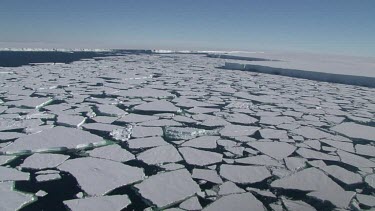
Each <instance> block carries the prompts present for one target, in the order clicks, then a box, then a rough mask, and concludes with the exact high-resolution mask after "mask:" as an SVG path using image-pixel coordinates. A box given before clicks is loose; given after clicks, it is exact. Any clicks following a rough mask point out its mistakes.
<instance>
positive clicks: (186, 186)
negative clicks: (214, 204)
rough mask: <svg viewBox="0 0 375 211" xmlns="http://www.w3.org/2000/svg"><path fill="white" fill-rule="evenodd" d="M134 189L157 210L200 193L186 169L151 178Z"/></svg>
mask: <svg viewBox="0 0 375 211" xmlns="http://www.w3.org/2000/svg"><path fill="white" fill-rule="evenodd" d="M134 187H135V188H137V189H138V192H139V194H140V195H141V196H142V197H143V198H145V199H147V200H149V201H150V202H151V203H152V204H153V205H155V206H157V207H158V208H159V209H163V208H166V207H169V206H171V205H173V204H176V203H179V202H181V201H183V200H185V199H187V198H189V197H191V196H193V195H194V194H196V193H197V192H199V191H200V188H199V186H198V185H197V184H196V183H195V182H194V181H193V179H192V178H191V175H190V173H189V172H188V171H187V170H186V169H180V170H176V171H170V172H166V173H160V174H157V175H154V176H151V177H149V178H147V179H145V180H143V181H142V182H141V183H139V184H136V185H135V186H134ZM161 192H162V193H163V194H160V193H161Z"/></svg>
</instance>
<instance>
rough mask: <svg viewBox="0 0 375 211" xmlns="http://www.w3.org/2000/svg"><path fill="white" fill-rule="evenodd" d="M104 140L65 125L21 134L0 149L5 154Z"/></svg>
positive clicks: (45, 149) (69, 146) (83, 144)
mask: <svg viewBox="0 0 375 211" xmlns="http://www.w3.org/2000/svg"><path fill="white" fill-rule="evenodd" d="M103 141H104V140H103V139H102V138H101V137H99V136H96V135H93V134H91V133H89V132H85V131H82V130H78V129H73V128H66V127H54V128H52V129H49V130H45V131H43V132H41V133H36V134H32V135H28V136H23V137H21V138H19V139H17V140H15V141H14V143H12V144H10V145H8V146H6V147H4V148H2V149H0V152H5V153H7V154H12V153H19V152H24V151H33V152H36V151H48V150H51V149H56V148H68V149H74V148H77V147H80V146H89V145H92V144H95V143H102V142H103Z"/></svg>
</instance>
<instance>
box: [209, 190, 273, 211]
mask: <svg viewBox="0 0 375 211" xmlns="http://www.w3.org/2000/svg"><path fill="white" fill-rule="evenodd" d="M203 210H204V211H216V210H253V211H265V210H267V209H266V208H265V207H264V206H263V204H262V202H260V201H259V200H258V199H257V198H255V196H254V195H253V194H251V193H242V194H232V195H227V196H223V197H221V198H220V199H218V200H216V201H215V202H213V203H212V204H210V205H208V206H207V207H205V208H204V209H203Z"/></svg>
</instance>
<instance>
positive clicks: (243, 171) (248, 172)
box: [220, 164, 271, 184]
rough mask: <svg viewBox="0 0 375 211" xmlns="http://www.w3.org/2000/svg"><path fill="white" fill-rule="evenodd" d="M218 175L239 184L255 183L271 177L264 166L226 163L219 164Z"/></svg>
mask: <svg viewBox="0 0 375 211" xmlns="http://www.w3.org/2000/svg"><path fill="white" fill-rule="evenodd" d="M220 175H221V176H222V177H224V178H225V179H228V180H230V181H232V182H234V183H239V184H251V183H257V182H261V181H263V180H265V179H267V178H269V177H271V174H270V172H269V170H268V169H267V168H266V167H264V166H240V165H227V164H223V165H221V166H220Z"/></svg>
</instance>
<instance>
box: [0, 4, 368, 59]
mask: <svg viewBox="0 0 375 211" xmlns="http://www.w3.org/2000/svg"><path fill="white" fill-rule="evenodd" d="M0 29H1V30H0V47H67V48H71V47H80V48H81V47H86V48H138V49H144V48H146V49H192V50H278V51H305V52H322V53H332V54H346V55H362V56H375V1H374V0H360V1H358V0H350V1H349V0H324V1H318V0H243V1H242V0H238V1H236V0H215V1H214V0H159V1H157V0H105V1H104V0H103V1H99V0H1V1H0Z"/></svg>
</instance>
